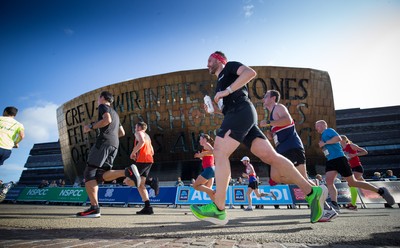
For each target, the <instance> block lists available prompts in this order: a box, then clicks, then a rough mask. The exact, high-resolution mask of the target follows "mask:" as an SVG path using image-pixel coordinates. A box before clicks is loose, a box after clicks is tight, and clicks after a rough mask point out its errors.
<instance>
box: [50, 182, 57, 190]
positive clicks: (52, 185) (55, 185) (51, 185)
mask: <svg viewBox="0 0 400 248" xmlns="http://www.w3.org/2000/svg"><path fill="white" fill-rule="evenodd" d="M49 187H51V188H54V187H57V183H56V180H53V181H51V183H50V185H49Z"/></svg>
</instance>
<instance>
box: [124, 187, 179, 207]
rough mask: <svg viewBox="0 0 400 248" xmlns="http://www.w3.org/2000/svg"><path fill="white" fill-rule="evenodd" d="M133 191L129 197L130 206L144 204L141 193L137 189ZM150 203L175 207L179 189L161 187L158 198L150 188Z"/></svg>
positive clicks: (148, 190) (132, 189)
mask: <svg viewBox="0 0 400 248" xmlns="http://www.w3.org/2000/svg"><path fill="white" fill-rule="evenodd" d="M130 189H131V191H130V193H129V196H128V203H129V204H143V201H142V198H141V197H140V194H139V191H138V190H137V189H136V188H130ZM147 192H148V193H149V200H150V203H151V204H153V205H173V204H175V197H176V195H177V187H175V186H170V187H160V190H159V193H158V195H157V196H156V195H155V192H154V190H153V189H152V188H150V187H148V188H147Z"/></svg>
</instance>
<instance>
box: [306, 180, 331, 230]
mask: <svg viewBox="0 0 400 248" xmlns="http://www.w3.org/2000/svg"><path fill="white" fill-rule="evenodd" d="M312 189H313V193H312V194H311V195H310V196H306V201H307V202H308V204H309V205H310V209H311V216H310V219H311V223H315V222H318V220H319V219H321V217H322V215H323V213H324V202H325V200H326V198H327V196H328V189H327V188H326V186H324V185H321V186H313V187H312Z"/></svg>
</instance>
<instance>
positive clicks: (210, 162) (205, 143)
mask: <svg viewBox="0 0 400 248" xmlns="http://www.w3.org/2000/svg"><path fill="white" fill-rule="evenodd" d="M212 142H213V139H212V138H211V137H210V136H209V135H208V134H201V135H200V145H201V146H202V147H203V150H202V151H201V152H198V153H196V154H194V157H195V158H199V159H201V160H202V167H203V171H202V172H201V174H200V175H199V176H198V177H197V179H196V181H195V182H194V183H193V188H194V189H195V190H198V191H202V192H206V193H207V195H208V196H210V198H211V200H213V201H214V197H215V196H214V190H213V189H212V185H213V183H214V176H215V173H214V171H215V164H214V155H213V150H214V148H213V146H212V145H211V143H212Z"/></svg>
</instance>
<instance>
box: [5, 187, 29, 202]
mask: <svg viewBox="0 0 400 248" xmlns="http://www.w3.org/2000/svg"><path fill="white" fill-rule="evenodd" d="M22 190H24V188H20V187H12V188H11V189H10V190H9V191H8V192H7V195H6V198H5V199H4V200H6V201H14V200H17V198H18V196H19V194H21V192H22Z"/></svg>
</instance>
